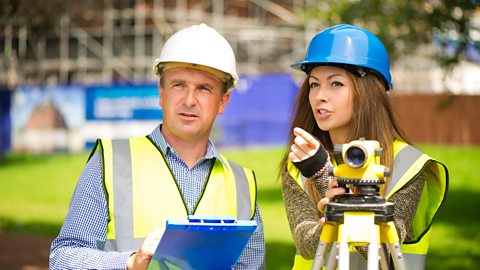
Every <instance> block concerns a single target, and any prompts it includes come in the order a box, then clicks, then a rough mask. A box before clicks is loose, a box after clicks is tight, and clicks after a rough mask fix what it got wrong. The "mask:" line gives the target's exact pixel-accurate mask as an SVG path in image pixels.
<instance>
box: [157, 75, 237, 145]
mask: <svg viewBox="0 0 480 270" xmlns="http://www.w3.org/2000/svg"><path fill="white" fill-rule="evenodd" d="M162 81H163V83H162V84H161V85H159V91H160V106H161V107H162V109H163V124H162V132H163V133H164V135H165V136H166V138H167V140H168V139H170V140H179V141H188V142H196V141H199V140H206V139H208V137H209V136H210V131H211V130H212V126H213V122H214V121H215V118H216V116H217V115H219V114H222V113H223V111H224V109H225V106H226V105H227V103H228V101H229V99H230V93H225V94H223V91H222V87H223V83H222V82H221V80H220V79H218V78H216V77H214V76H213V75H210V74H209V73H207V72H205V71H200V70H197V69H190V68H173V69H170V70H167V71H165V73H164V74H163V80H162ZM170 143H173V142H170Z"/></svg>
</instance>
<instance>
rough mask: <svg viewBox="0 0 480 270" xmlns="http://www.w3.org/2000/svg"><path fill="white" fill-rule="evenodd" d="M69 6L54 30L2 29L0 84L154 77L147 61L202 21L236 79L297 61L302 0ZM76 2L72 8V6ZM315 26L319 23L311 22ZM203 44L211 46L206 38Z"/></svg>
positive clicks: (144, 0)
mask: <svg viewBox="0 0 480 270" xmlns="http://www.w3.org/2000/svg"><path fill="white" fill-rule="evenodd" d="M98 2H99V3H97V4H94V5H95V6H94V8H90V9H87V10H82V11H77V12H75V9H76V7H72V8H69V9H67V10H69V11H68V12H65V13H63V14H62V15H59V16H61V17H60V18H56V19H58V21H59V23H58V24H56V27H55V29H52V30H51V31H49V32H47V33H46V34H42V35H32V34H34V33H32V31H33V30H32V29H29V28H28V27H26V26H24V25H8V24H7V25H4V26H3V29H2V30H3V31H4V33H3V36H4V38H3V39H2V40H1V42H2V43H3V44H1V45H2V47H3V51H4V53H3V54H2V56H0V57H2V58H3V59H1V61H0V69H1V70H3V71H5V72H3V74H0V76H1V77H0V80H1V81H3V82H5V81H10V82H11V81H14V82H15V81H16V82H21V84H23V85H25V84H30V85H31V84H34V85H35V84H99V83H100V84H111V83H132V84H135V83H143V82H149V81H150V82H151V81H153V80H154V76H153V72H152V63H153V60H154V58H155V57H157V56H158V54H159V53H160V50H161V48H162V46H163V44H164V42H165V40H166V39H167V38H168V37H169V36H170V35H171V34H172V33H173V32H175V31H177V30H179V29H181V28H183V27H186V26H189V25H191V24H198V23H201V22H204V23H206V24H208V25H210V26H212V27H214V28H215V29H217V31H219V32H220V33H221V34H223V35H224V36H225V37H226V38H227V40H229V42H230V43H231V45H232V47H233V49H234V51H235V53H236V57H237V69H238V72H239V73H241V74H251V73H258V72H279V71H285V70H288V69H289V64H290V63H291V62H292V61H295V60H296V59H300V58H302V57H303V54H304V51H305V41H306V40H308V39H309V38H310V37H311V36H312V34H314V33H315V32H316V31H317V30H318V29H316V28H312V29H306V27H304V26H303V25H302V23H301V20H300V18H299V16H298V15H297V12H298V14H302V9H305V8H306V6H307V2H308V1H304V0H284V1H268V0H242V1H228V0H225V1H216V0H215V1H214V0H136V1H135V0H129V1H127V0H123V1H115V0H104V1H103V2H102V1H98ZM77 5H78V4H77ZM315 27H318V25H315ZM205 42H209V41H208V40H205Z"/></svg>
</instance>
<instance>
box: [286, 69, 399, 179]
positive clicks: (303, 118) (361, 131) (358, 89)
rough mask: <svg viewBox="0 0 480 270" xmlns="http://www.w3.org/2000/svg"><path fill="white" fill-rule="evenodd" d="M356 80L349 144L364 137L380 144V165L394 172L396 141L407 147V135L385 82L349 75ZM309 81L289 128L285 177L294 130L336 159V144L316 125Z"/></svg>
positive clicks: (370, 75)
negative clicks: (308, 137)
mask: <svg viewBox="0 0 480 270" xmlns="http://www.w3.org/2000/svg"><path fill="white" fill-rule="evenodd" d="M347 74H348V75H349V76H350V78H351V79H352V80H353V85H354V87H353V88H354V89H353V104H354V110H353V111H354V114H353V119H352V123H353V125H351V129H350V131H349V134H348V138H347V142H350V141H353V140H358V139H359V138H361V137H363V138H365V139H366V140H377V141H378V142H379V143H380V146H381V147H382V148H383V150H384V155H383V157H381V159H380V160H381V163H382V164H383V165H385V166H387V167H389V168H390V169H391V170H392V169H393V168H392V165H393V141H394V140H396V139H398V140H401V141H405V142H407V143H408V140H407V138H406V136H405V135H404V133H403V132H402V131H401V129H400V127H399V125H398V123H397V121H396V119H395V116H394V113H393V110H392V106H391V104H390V99H389V97H388V94H387V91H385V87H384V84H383V83H382V81H381V80H380V79H379V78H378V77H376V76H375V75H373V74H369V75H367V76H364V77H362V78H359V77H357V76H355V75H354V74H352V73H350V72H347ZM308 79H309V78H308V77H307V78H306V79H305V81H304V82H303V84H302V86H301V87H300V90H299V93H298V95H297V97H296V100H295V103H294V107H293V110H294V114H293V117H292V122H291V126H290V131H292V132H291V133H290V134H289V136H288V144H287V148H286V151H285V153H284V155H283V158H282V160H281V163H280V175H279V176H281V177H286V176H287V175H286V174H288V172H287V161H288V154H289V152H290V146H291V145H292V144H293V140H294V138H295V137H294V135H293V128H295V127H300V128H302V129H304V130H305V131H307V132H309V133H310V134H312V135H313V136H315V137H316V138H317V139H318V140H319V141H320V142H321V143H322V145H323V146H324V147H325V149H326V150H327V151H328V152H329V154H330V157H333V155H332V154H333V144H332V141H331V139H330V135H329V133H328V131H323V130H320V128H319V127H318V126H317V123H316V121H315V117H314V115H313V111H312V109H311V106H310V102H309V98H308V96H309V91H310V88H309V81H308Z"/></svg>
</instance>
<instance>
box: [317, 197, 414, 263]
mask: <svg viewBox="0 0 480 270" xmlns="http://www.w3.org/2000/svg"><path fill="white" fill-rule="evenodd" d="M332 204H333V206H340V207H341V206H342V205H341V204H338V203H330V206H332ZM335 204H337V205H335ZM383 204H386V205H378V206H380V208H383V209H387V208H386V206H389V204H391V203H389V202H384V203H383ZM391 205H392V206H393V204H391ZM347 207H352V206H351V205H350V206H347ZM353 207H354V208H356V207H360V208H363V209H359V210H365V208H366V207H367V208H371V207H375V205H362V206H358V205H357V206H353ZM390 209H392V210H393V208H388V210H387V212H390V211H391V210H390ZM327 210H328V208H327ZM333 210H334V211H336V210H337V211H338V209H335V208H334V209H333ZM343 210H345V209H343ZM340 211H342V210H340ZM382 211H383V210H382ZM375 212H377V211H350V210H345V211H344V212H343V213H342V214H341V215H343V222H342V221H340V222H335V221H329V222H327V223H326V224H325V225H324V226H323V229H322V233H321V235H320V242H319V244H318V248H317V252H316V254H315V259H314V263H313V267H312V270H317V269H321V267H323V266H325V267H326V269H327V270H328V269H335V268H336V267H337V262H338V269H339V270H347V269H350V261H349V258H350V247H352V246H353V247H359V246H368V253H367V254H368V261H367V267H368V270H377V269H378V265H379V260H380V264H381V266H382V269H383V270H385V269H389V268H390V267H389V266H390V265H389V260H388V258H387V253H386V250H385V249H384V248H383V245H382V244H386V245H387V246H388V247H389V249H390V254H391V257H392V259H393V263H394V266H395V269H397V270H405V269H406V266H405V261H404V259H403V254H402V251H401V249H400V243H399V238H398V235H397V231H396V229H395V224H394V223H393V221H392V220H390V219H393V217H391V216H390V215H388V216H386V217H387V218H384V217H385V216H383V215H382V214H380V215H379V213H378V212H377V213H375ZM327 215H329V213H327ZM337 217H338V216H337ZM327 219H328V217H327ZM333 219H336V218H335V217H333ZM376 220H377V221H376ZM329 248H330V255H329V257H328V260H326V259H325V255H326V253H327V252H328V249H329ZM379 250H380V252H379Z"/></svg>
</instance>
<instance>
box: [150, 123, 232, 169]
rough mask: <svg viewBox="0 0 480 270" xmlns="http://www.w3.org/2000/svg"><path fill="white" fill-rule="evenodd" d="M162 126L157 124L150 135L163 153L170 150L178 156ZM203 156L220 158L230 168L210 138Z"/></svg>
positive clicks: (205, 157)
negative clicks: (166, 137)
mask: <svg viewBox="0 0 480 270" xmlns="http://www.w3.org/2000/svg"><path fill="white" fill-rule="evenodd" d="M161 126H162V125H159V126H157V128H155V129H154V130H153V131H152V133H150V135H149V136H150V138H152V140H153V142H154V143H155V144H156V145H157V146H158V147H159V148H160V150H161V151H162V152H163V153H165V154H167V153H168V152H172V153H173V154H175V155H177V156H178V153H177V151H176V150H175V148H173V146H171V145H170V144H168V142H167V140H166V139H165V137H164V136H163V133H162V130H161ZM203 158H204V159H213V158H216V159H218V160H220V162H221V163H222V164H223V167H225V168H227V169H228V166H226V164H225V161H224V160H223V158H222V156H221V155H220V153H219V152H218V151H217V149H216V148H215V145H214V144H213V142H212V141H211V140H210V139H208V143H207V153H206V154H205V156H204V157H203Z"/></svg>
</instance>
